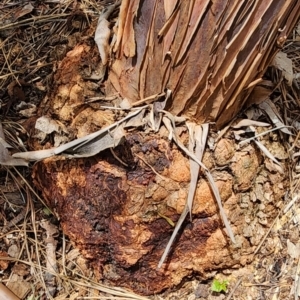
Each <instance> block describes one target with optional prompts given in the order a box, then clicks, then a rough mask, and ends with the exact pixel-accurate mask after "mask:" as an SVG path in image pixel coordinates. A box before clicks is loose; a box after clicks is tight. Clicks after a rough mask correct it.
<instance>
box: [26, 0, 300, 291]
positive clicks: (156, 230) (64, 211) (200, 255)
mask: <svg viewBox="0 0 300 300" xmlns="http://www.w3.org/2000/svg"><path fill="white" fill-rule="evenodd" d="M129 2H130V3H131V4H130V5H132V6H131V10H130V11H132V12H133V15H131V14H129V13H128V14H127V16H128V20H127V19H126V22H125V23H126V24H127V25H126V26H127V27H126V26H125V27H124V28H127V30H128V32H129V33H130V34H129V33H128V32H127V33H126V32H125V29H124V32H123V33H122V36H123V39H121V41H119V43H120V44H119V45H122V47H121V46H120V48H119V47H117V46H116V49H115V51H116V52H118V51H119V52H118V54H119V57H120V59H119V60H113V62H112V70H113V71H112V72H110V73H109V82H108V83H105V84H103V85H101V86H100V88H99V85H98V83H95V79H94V78H95V77H93V76H94V75H95V74H98V75H99V73H101V72H103V65H102V64H101V63H100V59H99V56H98V55H97V52H96V47H95V45H93V44H92V43H90V44H89V45H88V44H86V43H83V44H81V45H78V46H76V47H75V48H74V50H73V51H71V52H69V53H68V55H67V57H66V58H65V59H64V60H63V61H62V62H61V63H60V64H59V66H58V69H57V72H56V74H55V75H54V85H53V89H52V91H51V92H50V93H49V95H48V97H47V98H46V99H45V101H44V102H43V103H42V104H41V107H40V109H39V116H42V115H47V116H49V117H51V118H52V119H56V120H58V121H59V122H60V123H61V124H62V127H64V129H63V130H62V132H59V131H57V132H52V133H51V134H49V135H48V136H47V138H46V139H45V140H44V141H43V143H44V145H43V148H49V147H51V146H53V144H54V143H55V142H57V141H59V139H61V138H67V139H70V138H74V137H80V136H84V135H86V134H88V133H90V132H93V131H95V130H97V129H100V128H102V127H105V126H107V125H109V124H111V123H113V122H114V121H115V119H117V118H119V117H120V115H118V113H120V114H122V112H118V113H112V112H111V111H110V110H107V111H103V110H99V109H100V106H101V105H105V104H107V103H108V102H107V101H108V99H106V100H104V101H102V102H94V103H92V102H91V101H90V99H91V98H92V97H97V98H96V99H98V100H99V98H101V97H102V98H104V97H103V94H112V93H113V90H112V87H114V88H115V89H117V90H118V91H119V92H120V94H121V95H122V97H127V98H128V100H129V101H131V102H134V101H136V100H139V99H141V98H144V97H146V96H149V95H152V94H157V93H160V92H161V91H164V88H165V87H168V88H170V89H171V90H172V93H173V98H172V99H171V102H170V103H169V110H170V111H171V112H172V113H175V114H176V113H183V112H184V113H189V114H191V115H192V116H193V117H194V118H196V119H197V120H198V121H199V122H202V121H208V120H215V119H218V121H219V124H223V123H224V122H226V121H228V120H229V119H230V116H232V115H234V114H235V113H236V111H237V109H238V108H239V107H240V106H241V105H242V104H243V102H244V98H243V97H244V96H245V95H246V94H248V92H249V91H250V89H248V90H245V91H244V92H242V89H243V88H244V87H245V86H247V85H248V84H250V83H251V82H252V81H253V80H254V79H256V78H257V77H256V76H257V74H258V73H257V72H263V70H264V68H265V67H266V66H267V62H268V61H269V57H270V56H272V55H271V54H273V53H274V48H272V47H273V46H274V44H275V43H276V40H277V41H279V38H280V37H281V35H282V34H285V32H286V31H285V30H290V26H292V25H291V24H293V22H294V21H295V14H296V13H297V12H299V6H300V2H299V1H283V0H278V1H250V2H249V1H242V2H237V1H228V2H226V1H214V2H210V1H207V2H206V1H199V3H198V1H170V2H167V1H165V2H166V3H172V5H173V9H171V8H168V9H169V10H168V11H169V13H168V14H166V11H167V10H166V8H163V6H162V5H163V2H162V1H141V2H139V1H132V2H131V1H123V2H122V8H121V16H122V12H123V13H124V9H125V8H126V7H127V6H125V8H124V7H123V5H129ZM177 2H178V3H177ZM200 2H201V3H200ZM126 3H127V4H126ZM179 3H180V5H179ZM188 3H194V8H193V7H188ZM178 5H179V6H178ZM164 9H165V10H164ZM174 9H175V10H174ZM292 9H293V10H292ZM175 11H176V13H175ZM222 12H223V13H222ZM250 12H251V13H250ZM135 13H136V16H135ZM165 14H166V15H165ZM172 14H175V15H174V22H175V23H174V22H172V24H170V27H168V30H167V29H166V31H165V33H164V39H165V38H166V37H167V36H168V34H169V32H171V30H173V31H174V32H175V31H176V32H178V34H180V32H181V31H183V32H185V34H186V35H185V36H186V37H183V36H180V35H178V36H177V35H175V36H174V37H173V35H172V38H170V39H169V42H168V45H167V46H164V47H165V48H163V46H162V45H166V43H167V42H164V43H161V39H157V33H158V30H159V29H161V28H162V26H163V24H164V23H165V21H166V19H168V18H169V17H170V16H171V15H172ZM288 14H289V15H290V19H289V21H288V22H287V27H286V28H285V30H284V31H283V32H281V33H279V32H278V28H280V27H282V28H284V25H283V24H285V22H286V21H287V18H286V17H287V15H288ZM167 15H168V16H169V17H167ZM149 16H154V17H153V19H151V18H150V19H149ZM183 16H189V19H190V21H189V22H186V19H185V18H184V17H183ZM123 17H124V16H123ZM195 18H196V19H197V20H196V19H195ZM194 19H195V20H194ZM175 20H176V21H175ZM123 21H124V20H123ZM119 24H122V22H121V23H119ZM174 24H175V25H174ZM185 24H191V26H190V27H186V25H185ZM212 24H214V25H212ZM123 25H124V24H123ZM275 25H276V26H275ZM120 26H121V25H120ZM132 26H133V27H132ZM174 26H175V27H174ZM216 28H218V30H217V31H216V30H215V29H216ZM175 29H176V30H175ZM186 31H187V32H186ZM145 32H147V35H145ZM132 33H135V35H134V36H135V38H136V39H132V35H131V34H132ZM247 33H248V34H249V36H247ZM118 36H119V33H118ZM143 36H144V40H142V37H143ZM214 36H215V38H214ZM245 36H247V39H246V40H245V39H244V38H245ZM164 39H163V40H164ZM135 41H137V48H136V52H132V51H131V50H132V48H130V47H127V46H128V43H129V42H133V43H135ZM243 41H245V42H246V43H243ZM181 42H182V43H183V44H182V45H181ZM270 45H272V47H271V46H270ZM126 47H127V48H126ZM146 48H147V51H145V49H146ZM126 49H127V50H126ZM130 49H131V50H130ZM149 49H150V50H151V53H150V52H149V51H148V50H149ZM163 49H165V50H163ZM174 49H176V51H178V52H177V54H176V55H175V52H176V51H175V50H174ZM184 49H186V51H187V52H186V51H185V50H184ZM169 50H170V51H171V55H169V54H168V53H167V52H168V51H169ZM126 51H127V52H126ZM156 53H159V56H156ZM187 53H188V54H187ZM269 54H270V55H269ZM135 55H136V56H135ZM126 56H128V57H130V58H126ZM158 57H159V59H158ZM171 57H172V59H171ZM248 72H249V74H248ZM254 74H256V75H255V76H254ZM259 74H260V75H261V74H262V73H259ZM260 75H259V76H260ZM156 78H157V80H156ZM162 82H163V84H162ZM111 83H113V86H112V85H111ZM240 92H242V93H240ZM241 95H242V96H241ZM93 99H94V98H93ZM87 100H88V101H87ZM119 100H120V99H116V101H115V102H113V103H114V104H118V101H119ZM89 101H90V102H89ZM109 104H111V103H109ZM33 121H34V120H32V122H33ZM28 127H29V128H31V130H32V129H33V126H32V123H30V122H28ZM181 129H182V130H181V134H179V135H180V139H182V141H183V142H186V141H187V134H186V132H185V131H184V129H183V128H181ZM31 133H32V136H33V135H34V134H35V133H36V132H34V130H32V132H31ZM275 136H276V138H273V143H275V142H276V143H277V144H276V147H268V148H270V149H272V148H273V149H277V150H278V149H280V151H279V153H276V155H275V154H274V155H275V156H276V158H278V159H282V160H284V159H286V158H287V154H286V153H285V151H284V149H283V147H282V145H280V143H279V142H278V140H280V139H279V137H278V136H277V135H276V133H274V137H275ZM274 141H275V142H274ZM262 142H263V143H265V144H268V143H269V140H268V136H265V137H264V138H263V141H262ZM31 145H32V147H33V148H34V149H38V148H41V144H40V141H38V140H37V139H35V138H34V137H32V138H31ZM114 152H115V153H114V155H113V154H112V153H111V152H109V151H106V152H104V153H102V154H100V155H98V156H96V157H93V158H86V159H73V160H68V159H66V158H64V157H57V158H51V159H47V160H45V161H43V162H38V163H36V164H35V166H34V182H35V184H36V186H37V187H38V188H39V189H40V190H41V192H42V193H43V196H44V198H45V200H46V202H47V203H48V205H49V206H50V207H51V208H53V209H54V210H55V212H56V214H57V215H58V217H59V219H60V220H61V224H62V228H63V230H64V232H65V233H66V234H67V235H68V236H69V237H70V239H71V240H72V242H73V243H74V244H75V245H76V246H77V247H79V248H80V249H81V250H82V253H83V254H84V255H85V256H86V257H87V258H89V259H90V260H91V262H92V265H93V267H94V269H95V272H96V273H97V274H98V276H99V278H103V279H105V280H108V281H110V282H112V283H114V284H116V285H120V286H124V287H128V288H131V289H133V290H134V291H136V292H138V293H141V294H153V293H158V292H160V291H162V290H164V289H166V288H170V287H173V286H175V285H177V284H179V283H180V282H182V281H183V280H184V279H185V278H188V277H189V276H191V275H194V274H197V275H198V276H200V277H201V278H207V277H209V276H211V274H212V272H213V271H214V270H219V269H222V268H225V267H226V268H230V267H232V268H235V267H239V266H241V265H244V264H246V263H247V261H248V260H251V257H252V254H253V252H254V250H255V248H256V247H257V245H258V244H259V243H260V241H261V240H262V238H263V236H264V234H265V233H266V232H267V230H268V228H269V226H270V224H271V223H272V221H273V220H274V217H275V215H276V214H277V207H278V206H279V205H280V202H281V200H282V198H283V195H284V193H285V191H286V186H287V176H286V175H285V174H281V173H279V171H278V169H277V168H276V166H275V165H274V164H273V163H272V162H271V161H270V160H269V159H264V158H263V156H262V155H261V154H260V151H259V150H258V149H256V148H255V147H254V146H253V145H248V146H246V147H245V148H243V149H238V147H236V146H235V141H234V139H233V137H232V135H231V134H230V133H229V134H228V135H227V136H225V137H224V138H223V139H221V140H220V141H219V142H218V143H217V145H216V147H215V149H214V150H209V149H207V150H206V153H205V155H204V164H205V165H206V166H207V167H208V168H209V169H210V170H213V171H212V174H213V177H214V180H215V182H216V184H217V186H218V188H219V191H220V194H221V198H222V201H223V205H224V207H225V210H226V213H227V216H228V218H229V220H230V222H231V225H232V228H233V231H234V233H235V236H236V240H237V244H236V245H235V246H234V247H233V245H232V244H231V243H230V242H229V240H228V238H227V235H226V233H225V232H224V228H223V223H222V221H221V219H220V217H219V214H218V209H217V205H216V203H215V200H214V197H213V195H212V192H211V190H210V187H209V185H208V183H207V181H206V180H205V179H204V177H203V176H202V175H201V176H200V179H199V181H198V186H197V192H196V195H195V199H194V207H193V220H192V221H191V222H190V221H189V220H186V222H185V224H184V227H183V228H182V230H181V232H180V234H179V235H178V238H177V240H176V243H175V244H174V246H173V249H172V251H171V253H170V255H169V257H168V261H167V262H166V263H165V264H164V265H163V268H162V269H160V270H157V264H158V261H159V259H160V257H161V255H162V253H163V250H164V248H165V246H166V244H167V241H168V240H169V238H170V235H171V233H172V230H173V227H172V226H171V225H170V223H171V222H170V220H172V221H173V222H176V221H177V220H178V218H179V216H180V214H181V212H182V210H183V207H184V204H185V201H186V198H187V191H188V187H189V179H190V175H189V174H190V173H189V168H188V165H189V164H188V159H187V158H186V157H185V156H184V155H183V154H182V153H181V152H180V151H179V150H178V149H177V148H176V147H175V146H174V145H172V144H170V143H169V141H168V139H167V134H166V132H164V131H163V129H161V131H160V132H159V134H157V135H154V134H149V132H148V133H146V132H144V131H141V132H137V131H136V132H133V133H131V134H128V135H127V137H126V143H125V145H122V146H119V147H118V148H117V149H115V150H114ZM116 157H118V158H119V159H120V160H121V161H123V162H125V163H126V164H127V167H125V166H124V165H123V164H122V163H121V162H120V161H119V160H118V159H116ZM283 164H284V163H283ZM149 166H151V168H150V167H149ZM153 170H155V171H156V172H157V173H159V174H160V175H157V174H156V173H155V172H154V171H153ZM162 176H163V177H162ZM271 187H272V188H271Z"/></svg>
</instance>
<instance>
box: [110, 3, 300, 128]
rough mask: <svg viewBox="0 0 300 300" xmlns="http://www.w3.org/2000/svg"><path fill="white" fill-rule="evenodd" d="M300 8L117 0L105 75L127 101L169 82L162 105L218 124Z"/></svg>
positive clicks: (240, 101)
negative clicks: (116, 18)
mask: <svg viewBox="0 0 300 300" xmlns="http://www.w3.org/2000/svg"><path fill="white" fill-rule="evenodd" d="M299 14H300V2H299V1H298V0H290V1H285V0H276V1H274V0H266V1H248V0H244V1H234V0H227V1H226V0H225V1H224V0H221V1H210V0H193V1H180V0H167V1H162V0H149V1H139V0H135V1H126V0H125V1H122V5H121V12H120V18H119V27H118V32H117V38H116V43H115V45H114V51H115V54H116V57H115V58H113V63H112V68H111V72H110V74H109V80H110V81H111V83H112V84H113V86H114V87H115V89H116V90H117V91H118V92H119V93H120V94H121V95H122V97H126V98H127V99H128V100H129V101H130V102H131V103H135V102H136V101H138V100H140V99H143V98H146V97H149V96H151V95H155V94H158V93H161V92H164V91H165V90H166V89H170V90H171V91H172V98H171V99H170V101H169V103H168V111H170V112H172V113H173V114H175V115H178V114H184V115H185V116H188V117H190V118H191V119H192V120H194V121H196V122H197V123H204V122H207V121H217V124H218V126H221V125H223V124H224V123H227V122H229V121H230V120H232V118H233V117H234V116H235V115H236V114H237V113H238V112H239V111H240V108H241V107H242V106H243V105H244V103H245V101H246V100H247V97H248V96H249V94H250V93H251V91H252V87H253V85H252V83H253V82H254V81H255V80H257V79H259V78H261V77H262V76H263V75H264V73H265V71H266V68H267V67H268V66H269V64H270V61H271V60H272V58H273V56H274V55H275V53H276V52H277V51H278V50H279V48H280V47H282V46H283V43H284V42H285V40H286V38H287V35H288V34H289V33H290V32H291V30H292V29H293V28H294V26H295V24H296V21H297V19H298V18H299Z"/></svg>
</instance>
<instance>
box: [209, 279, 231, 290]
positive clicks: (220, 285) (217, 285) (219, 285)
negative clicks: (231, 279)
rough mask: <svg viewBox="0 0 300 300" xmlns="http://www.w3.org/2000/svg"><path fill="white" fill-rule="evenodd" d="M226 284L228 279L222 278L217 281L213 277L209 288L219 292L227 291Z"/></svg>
mask: <svg viewBox="0 0 300 300" xmlns="http://www.w3.org/2000/svg"><path fill="white" fill-rule="evenodd" d="M227 286H228V281H227V280H223V281H219V280H218V279H214V280H213V282H212V285H211V290H212V291H213V292H217V293H221V292H225V293H226V292H227Z"/></svg>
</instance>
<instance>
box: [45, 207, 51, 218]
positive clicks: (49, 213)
mask: <svg viewBox="0 0 300 300" xmlns="http://www.w3.org/2000/svg"><path fill="white" fill-rule="evenodd" d="M43 213H44V214H45V215H46V216H50V215H52V212H51V210H50V209H49V208H48V207H44V208H43Z"/></svg>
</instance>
